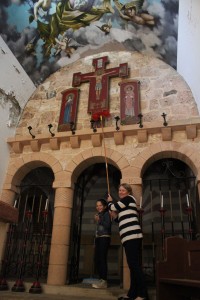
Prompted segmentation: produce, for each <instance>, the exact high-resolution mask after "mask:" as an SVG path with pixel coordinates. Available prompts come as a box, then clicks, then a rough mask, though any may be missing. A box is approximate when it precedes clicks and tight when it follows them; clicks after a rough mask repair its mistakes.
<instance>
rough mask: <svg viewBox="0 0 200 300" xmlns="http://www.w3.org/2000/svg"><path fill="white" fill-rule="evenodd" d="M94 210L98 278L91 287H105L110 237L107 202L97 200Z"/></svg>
mask: <svg viewBox="0 0 200 300" xmlns="http://www.w3.org/2000/svg"><path fill="white" fill-rule="evenodd" d="M96 210H97V214H96V215H95V216H94V219H95V221H96V224H97V227H96V236H95V265H96V268H97V271H98V275H99V278H100V280H99V281H98V282H97V283H94V284H92V287H93V288H96V289H98V288H107V254H108V248H109V246H110V237H111V217H110V213H109V211H108V206H107V202H106V201H105V200H104V199H99V200H97V202H96Z"/></svg>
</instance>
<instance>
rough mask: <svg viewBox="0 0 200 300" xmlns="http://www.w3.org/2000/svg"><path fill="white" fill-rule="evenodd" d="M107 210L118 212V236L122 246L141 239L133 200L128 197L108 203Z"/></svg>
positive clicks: (141, 235)
mask: <svg viewBox="0 0 200 300" xmlns="http://www.w3.org/2000/svg"><path fill="white" fill-rule="evenodd" d="M108 207H109V210H111V211H117V212H118V222H119V234H120V238H121V242H122V244H123V243H124V242H126V241H128V240H132V239H141V238H142V237H143V234H142V230H141V226H140V223H139V220H138V211H137V206H136V201H135V198H134V197H133V196H131V195H128V196H126V197H124V198H122V199H121V200H120V201H118V202H117V203H113V202H108Z"/></svg>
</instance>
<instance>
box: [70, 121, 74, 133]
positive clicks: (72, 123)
mask: <svg viewBox="0 0 200 300" xmlns="http://www.w3.org/2000/svg"><path fill="white" fill-rule="evenodd" d="M69 124H70V130H71V132H72V134H73V135H74V134H75V123H74V122H70V123H69Z"/></svg>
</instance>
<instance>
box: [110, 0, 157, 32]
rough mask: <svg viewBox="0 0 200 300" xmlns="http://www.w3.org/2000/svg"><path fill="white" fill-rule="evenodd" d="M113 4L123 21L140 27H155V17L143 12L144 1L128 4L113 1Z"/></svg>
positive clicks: (134, 0)
mask: <svg viewBox="0 0 200 300" xmlns="http://www.w3.org/2000/svg"><path fill="white" fill-rule="evenodd" d="M113 2H114V3H115V6H116V8H117V10H118V12H119V14H120V17H121V18H122V19H124V20H127V21H132V22H133V23H135V24H138V25H151V26H152V25H155V20H154V17H153V16H151V15H150V14H149V13H148V12H144V11H142V6H143V3H144V0H133V1H131V2H129V3H126V4H122V3H120V2H119V0H113Z"/></svg>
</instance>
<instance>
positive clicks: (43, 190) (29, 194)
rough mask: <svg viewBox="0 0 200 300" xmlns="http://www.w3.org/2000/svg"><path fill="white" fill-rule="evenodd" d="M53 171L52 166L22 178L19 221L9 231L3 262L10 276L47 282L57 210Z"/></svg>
mask: <svg viewBox="0 0 200 300" xmlns="http://www.w3.org/2000/svg"><path fill="white" fill-rule="evenodd" d="M53 180H54V174H53V172H52V170H51V169H50V168H47V167H39V168H35V169H33V170H32V171H30V172H29V173H28V174H27V175H26V176H25V177H24V178H23V180H22V181H21V183H20V186H18V188H19V189H20V193H19V195H17V196H16V199H15V201H14V203H15V204H14V205H15V206H16V207H17V208H18V209H19V220H18V223H17V224H11V225H10V227H9V231H8V233H7V241H6V245H5V254H4V265H3V266H2V270H3V272H4V273H6V274H4V276H5V277H6V278H7V279H12V280H15V279H17V280H18V279H22V278H23V280H26V281H27V280H28V281H34V280H35V278H36V277H37V276H39V277H40V280H41V281H42V282H46V279H47V271H48V264H49V253H50V243H51V234H52V226H53V213H54V190H53V189H52V183H53Z"/></svg>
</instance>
